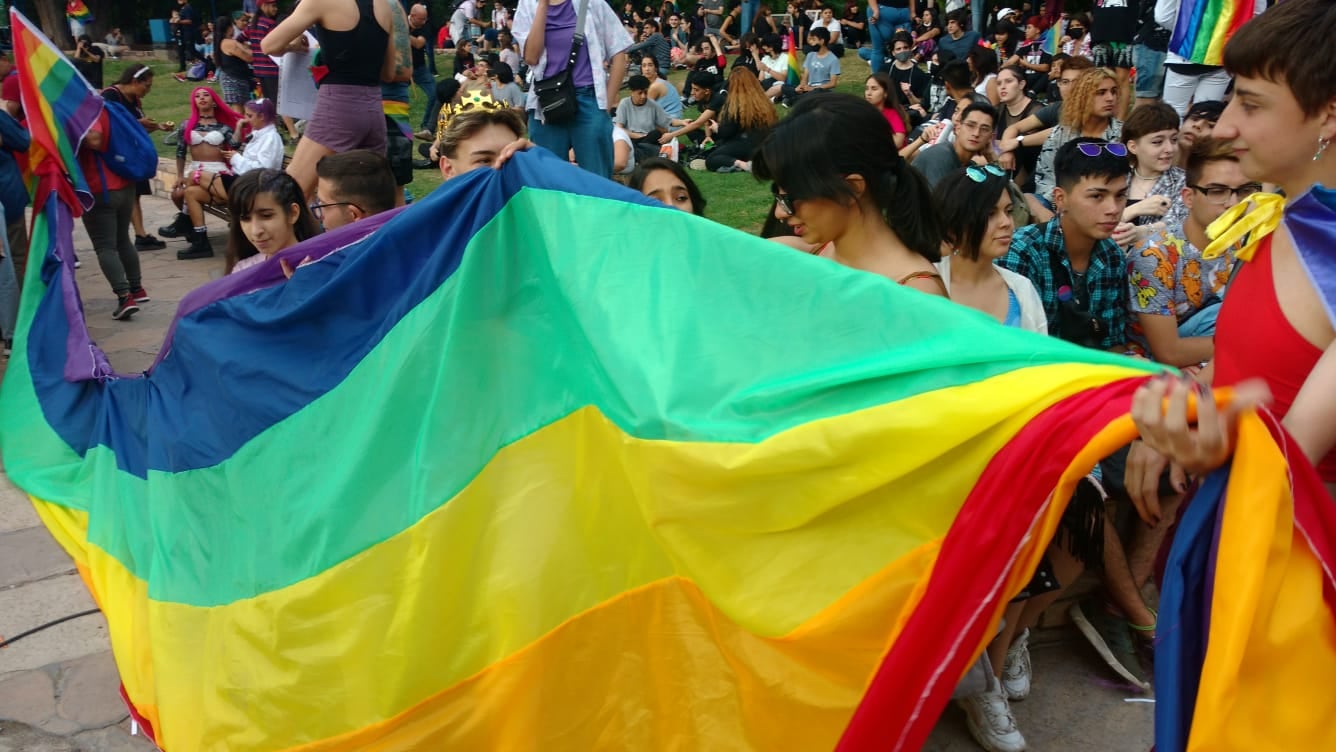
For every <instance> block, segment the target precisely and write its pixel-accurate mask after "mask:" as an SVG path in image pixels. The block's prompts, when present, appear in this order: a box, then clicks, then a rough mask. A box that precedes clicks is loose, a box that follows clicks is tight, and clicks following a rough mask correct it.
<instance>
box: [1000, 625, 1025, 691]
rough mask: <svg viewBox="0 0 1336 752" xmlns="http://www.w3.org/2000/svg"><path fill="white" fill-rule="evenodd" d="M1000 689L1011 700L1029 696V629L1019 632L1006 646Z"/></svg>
mask: <svg viewBox="0 0 1336 752" xmlns="http://www.w3.org/2000/svg"><path fill="white" fill-rule="evenodd" d="M1002 691H1003V692H1004V693H1005V694H1006V696H1007V699H1008V700H1011V701H1013V702H1014V701H1016V700H1024V699H1025V698H1026V697H1029V696H1030V630H1028V629H1027V630H1025V631H1024V632H1021V633H1020V635H1019V636H1018V637H1017V638H1016V641H1015V642H1013V643H1011V647H1009V648H1007V661H1006V663H1004V664H1003V665H1002Z"/></svg>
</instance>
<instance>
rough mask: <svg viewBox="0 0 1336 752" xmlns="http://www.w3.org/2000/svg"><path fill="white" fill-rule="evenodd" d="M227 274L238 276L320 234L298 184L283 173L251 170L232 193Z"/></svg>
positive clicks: (233, 186)
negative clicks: (241, 272) (280, 252)
mask: <svg viewBox="0 0 1336 752" xmlns="http://www.w3.org/2000/svg"><path fill="white" fill-rule="evenodd" d="M227 208H228V211H229V213H230V214H231V215H232V223H231V225H230V226H229V227H228V231H227V273H228V274H235V273H237V272H240V271H245V270H246V269H249V268H251V267H252V266H258V265H259V264H261V263H263V262H264V261H267V260H268V259H269V258H270V257H271V256H273V255H274V254H276V253H278V252H279V251H281V250H284V249H286V248H291V247H292V246H294V245H297V244H298V243H300V242H301V241H303V240H306V239H307V238H311V237H315V236H316V235H319V234H320V224H319V223H318V222H316V220H315V217H313V216H312V215H311V210H310V209H308V208H307V207H306V199H305V198H304V196H303V194H302V190H301V187H300V186H298V185H297V181H296V180H294V179H293V178H292V176H291V175H288V174H287V173H286V172H282V171H279V170H251V171H250V172H248V173H246V174H245V175H242V176H241V177H239V178H237V179H236V181H234V182H233V183H232V187H231V189H230V190H229V191H228V199H227Z"/></svg>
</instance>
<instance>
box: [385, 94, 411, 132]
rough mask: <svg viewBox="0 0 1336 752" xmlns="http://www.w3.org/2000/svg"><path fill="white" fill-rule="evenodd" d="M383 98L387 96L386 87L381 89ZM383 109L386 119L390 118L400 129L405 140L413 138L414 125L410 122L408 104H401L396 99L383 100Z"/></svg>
mask: <svg viewBox="0 0 1336 752" xmlns="http://www.w3.org/2000/svg"><path fill="white" fill-rule="evenodd" d="M381 94H382V96H383V95H384V94H385V89H384V87H382V88H381ZM380 106H381V109H382V110H384V111H385V117H387V118H389V119H390V121H391V122H393V123H394V124H395V125H396V126H398V128H399V132H400V133H402V134H404V137H405V138H409V139H411V138H413V124H412V123H410V122H409V120H408V102H400V101H398V100H396V99H382V100H381V101H380Z"/></svg>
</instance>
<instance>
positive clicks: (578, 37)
mask: <svg viewBox="0 0 1336 752" xmlns="http://www.w3.org/2000/svg"><path fill="white" fill-rule="evenodd" d="M539 2H547V0H539ZM588 10H589V0H580V9H579V10H578V11H577V12H576V14H575V34H574V36H572V37H571V57H570V60H568V61H567V63H566V69H567V70H569V71H571V75H575V71H574V68H575V57H576V55H579V54H580V48H581V47H582V46H584V41H585V34H584V30H585V12H586V11H588Z"/></svg>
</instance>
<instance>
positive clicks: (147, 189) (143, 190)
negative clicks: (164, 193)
mask: <svg viewBox="0 0 1336 752" xmlns="http://www.w3.org/2000/svg"><path fill="white" fill-rule="evenodd" d="M135 195H136V196H152V195H153V184H152V183H150V182H149V181H147V180H136V181H135Z"/></svg>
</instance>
